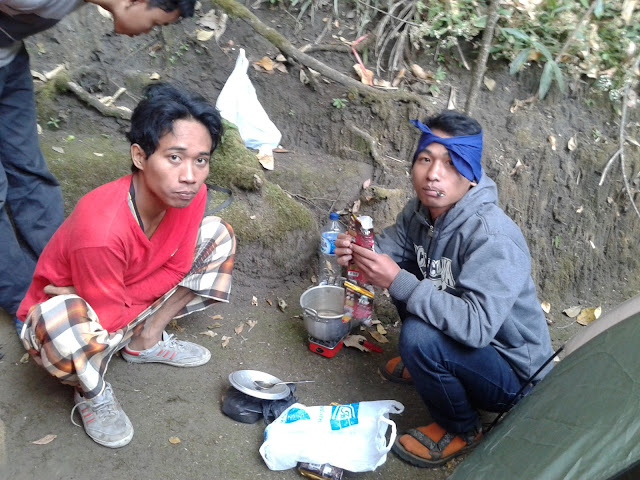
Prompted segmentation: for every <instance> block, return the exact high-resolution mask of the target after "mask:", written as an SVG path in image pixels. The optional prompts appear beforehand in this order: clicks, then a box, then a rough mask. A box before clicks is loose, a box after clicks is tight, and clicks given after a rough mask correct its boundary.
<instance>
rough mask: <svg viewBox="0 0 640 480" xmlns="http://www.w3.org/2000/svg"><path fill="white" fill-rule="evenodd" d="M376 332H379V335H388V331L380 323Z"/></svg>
mask: <svg viewBox="0 0 640 480" xmlns="http://www.w3.org/2000/svg"><path fill="white" fill-rule="evenodd" d="M376 330H377V331H378V333H379V334H380V335H386V334H387V331H386V330H385V329H384V326H382V324H381V323H378V324H377V325H376Z"/></svg>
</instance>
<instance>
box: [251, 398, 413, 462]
mask: <svg viewBox="0 0 640 480" xmlns="http://www.w3.org/2000/svg"><path fill="white" fill-rule="evenodd" d="M403 410H404V405H402V404H401V403H400V402H396V401H395V400H379V401H375V402H360V403H351V404H349V405H336V406H320V407H305V406H304V405H302V404H300V403H295V404H293V405H291V406H290V407H289V408H288V409H286V410H285V411H284V412H282V414H281V415H280V416H279V417H278V418H277V419H276V420H275V421H274V422H273V423H271V424H269V425H268V426H267V428H266V430H265V432H264V443H263V444H262V446H261V447H260V455H262V458H263V459H264V461H265V463H266V464H267V466H268V467H269V468H270V469H271V470H286V469H288V468H293V467H295V466H296V465H297V463H298V462H308V463H317V464H320V465H322V464H325V463H329V464H331V465H333V466H334V467H339V468H343V469H345V470H349V471H351V472H366V471H372V470H375V469H376V468H377V467H379V466H380V465H382V464H383V463H384V462H385V461H386V460H387V453H388V452H389V450H391V446H392V445H393V442H394V441H395V439H396V424H395V423H394V422H393V421H391V420H389V413H401V412H402V411H403ZM388 427H391V437H390V439H389V442H387V439H386V433H387V429H388Z"/></svg>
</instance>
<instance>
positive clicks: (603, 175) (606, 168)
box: [598, 149, 620, 187]
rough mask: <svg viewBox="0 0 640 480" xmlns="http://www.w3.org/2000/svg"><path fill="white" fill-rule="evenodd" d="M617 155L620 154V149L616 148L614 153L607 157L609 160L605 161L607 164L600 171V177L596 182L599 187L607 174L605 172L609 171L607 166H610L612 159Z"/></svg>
mask: <svg viewBox="0 0 640 480" xmlns="http://www.w3.org/2000/svg"><path fill="white" fill-rule="evenodd" d="M618 155H620V149H618V150H616V153H614V154H613V155H612V156H611V158H610V159H609V161H608V162H607V165H606V166H605V167H604V170H603V171H602V176H601V177H600V182H598V186H599V187H601V186H602V184H603V183H604V179H605V177H606V176H607V172H608V171H609V168H610V167H611V165H612V164H613V161H614V160H615V159H616V158H618Z"/></svg>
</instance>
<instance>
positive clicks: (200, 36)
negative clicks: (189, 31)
mask: <svg viewBox="0 0 640 480" xmlns="http://www.w3.org/2000/svg"><path fill="white" fill-rule="evenodd" d="M214 34H215V32H213V31H211V30H199V29H197V30H196V40H198V41H200V42H206V41H208V40H211V39H212V38H213V35H214Z"/></svg>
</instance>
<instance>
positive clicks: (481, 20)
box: [357, 0, 640, 103]
mask: <svg viewBox="0 0 640 480" xmlns="http://www.w3.org/2000/svg"><path fill="white" fill-rule="evenodd" d="M410 1H411V0H399V2H398V4H402V5H401V6H400V7H399V8H396V10H395V11H394V12H396V13H397V12H399V11H400V10H402V6H404V5H409V2H410ZM626 3H627V2H623V0H613V1H610V2H605V1H604V0H595V3H594V4H593V5H594V8H593V11H592V12H591V14H590V15H589V16H588V17H587V18H586V21H585V22H584V23H581V20H582V19H583V17H584V16H585V14H586V13H587V12H588V9H589V7H590V6H591V5H592V0H579V1H575V0H548V1H545V2H509V3H502V4H501V5H500V6H499V8H498V13H499V19H498V28H497V30H496V34H495V36H494V39H493V44H492V48H491V54H492V56H493V58H494V59H505V60H507V61H508V62H510V70H511V73H512V74H515V73H516V72H520V71H522V70H524V69H526V68H528V67H529V66H530V65H531V64H533V63H537V64H539V65H541V66H542V73H541V76H540V84H539V89H538V96H539V97H540V98H544V97H545V95H547V93H548V92H549V89H550V88H551V87H552V86H553V85H554V84H555V85H556V86H557V87H558V88H559V89H560V90H561V91H564V89H565V84H566V83H567V79H569V78H573V79H575V78H581V79H585V78H587V79H591V81H592V82H593V87H594V89H595V90H594V91H596V92H598V91H600V92H603V93H604V94H605V95H607V96H608V97H609V99H610V100H611V101H612V102H614V103H616V102H619V101H620V99H621V93H622V87H623V84H624V76H625V73H626V72H627V71H628V70H629V67H630V65H631V62H632V56H633V55H637V53H634V47H637V46H638V45H640V9H638V8H637V7H636V8H635V10H634V11H633V12H631V13H630V12H628V11H626V12H625V11H623V5H625V4H626ZM363 4H364V2H358V6H357V12H358V14H359V15H360V17H359V22H360V29H361V30H362V29H363V25H366V24H368V23H373V22H374V21H375V20H376V18H378V17H376V16H375V15H376V12H377V10H375V9H376V8H377V9H382V10H383V11H386V10H388V9H389V6H388V4H387V2H383V1H382V0H370V1H369V3H368V6H367V5H363ZM394 5H397V4H394ZM415 5H416V15H415V18H413V19H412V22H411V25H408V26H407V27H406V28H408V29H409V31H408V33H409V38H410V40H411V43H412V45H413V46H414V48H416V49H430V48H433V47H434V46H435V45H436V44H437V45H438V46H439V50H438V51H439V53H440V54H441V53H442V51H443V49H444V48H451V47H453V46H455V44H456V43H457V42H458V41H460V40H464V41H469V42H474V43H477V42H478V41H479V40H480V34H481V33H482V29H483V28H484V26H485V25H486V21H487V16H486V15H487V2H477V1H475V0H457V1H455V2H434V1H427V0H418V1H417V2H416V3H415ZM627 10H628V9H627ZM415 24H419V25H418V26H416V25H415ZM389 25H390V26H389V28H392V24H391V23H390V24H389ZM576 29H577V30H576ZM378 33H379V35H380V34H381V32H378ZM381 35H384V33H382V34H381ZM567 43H568V47H567V48H566V49H565V50H564V51H563V47H564V46H565V44H567ZM561 53H562V54H561Z"/></svg>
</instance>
